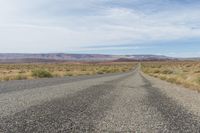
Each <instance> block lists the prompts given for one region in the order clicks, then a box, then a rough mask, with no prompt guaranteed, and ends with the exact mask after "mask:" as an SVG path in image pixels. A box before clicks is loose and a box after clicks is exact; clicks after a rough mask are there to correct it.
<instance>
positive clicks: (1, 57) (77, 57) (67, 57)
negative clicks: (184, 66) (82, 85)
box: [0, 53, 174, 62]
mask: <svg viewBox="0 0 200 133" xmlns="http://www.w3.org/2000/svg"><path fill="white" fill-rule="evenodd" d="M172 59H174V58H171V57H167V56H162V55H103V54H64V53H49V54H15V53H9V54H4V53H2V54H0V62H5V61H8V62H9V61H18V60H19V61H22V62H23V60H24V61H28V60H29V62H30V61H31V60H32V61H40V62H42V61H48V60H51V61H140V60H141V61H142V60H172Z"/></svg>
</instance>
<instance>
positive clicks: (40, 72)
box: [32, 69, 53, 78]
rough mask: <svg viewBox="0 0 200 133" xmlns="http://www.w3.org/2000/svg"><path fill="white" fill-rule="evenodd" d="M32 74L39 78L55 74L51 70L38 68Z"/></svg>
mask: <svg viewBox="0 0 200 133" xmlns="http://www.w3.org/2000/svg"><path fill="white" fill-rule="evenodd" d="M32 76H33V77H38V78H50V77H52V76H53V75H52V74H51V73H50V72H49V71H47V70H44V69H36V70H33V71H32Z"/></svg>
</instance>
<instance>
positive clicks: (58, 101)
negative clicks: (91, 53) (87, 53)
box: [0, 68, 200, 133]
mask: <svg viewBox="0 0 200 133" xmlns="http://www.w3.org/2000/svg"><path fill="white" fill-rule="evenodd" d="M0 132H2V133H32V132H34V133H37V132H40V133H57V132H59V133H62V132H146V133H151V132H153V133H155V132H166V133H168V132H176V133H178V132H180V133H184V132H188V133H199V132H200V94H198V93H197V92H195V91H191V90H189V89H185V88H183V87H180V86H176V85H172V84H170V83H167V82H165V81H161V80H159V79H155V78H152V77H149V76H147V75H145V74H143V73H142V72H141V71H140V69H139V68H136V69H135V70H134V71H131V72H127V73H118V74H105V75H96V76H80V77H69V78H52V79H37V80H27V81H9V82H2V83H0Z"/></svg>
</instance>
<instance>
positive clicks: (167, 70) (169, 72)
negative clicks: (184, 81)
mask: <svg viewBox="0 0 200 133" xmlns="http://www.w3.org/2000/svg"><path fill="white" fill-rule="evenodd" d="M172 73H173V71H172V70H169V69H165V70H163V71H162V74H172Z"/></svg>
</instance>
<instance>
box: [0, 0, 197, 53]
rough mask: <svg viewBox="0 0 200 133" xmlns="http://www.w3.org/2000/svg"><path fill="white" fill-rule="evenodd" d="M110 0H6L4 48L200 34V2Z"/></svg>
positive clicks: (0, 6)
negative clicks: (163, 5)
mask: <svg viewBox="0 0 200 133" xmlns="http://www.w3.org/2000/svg"><path fill="white" fill-rule="evenodd" d="M136 1H137V0H136ZM136 1H135V2H136ZM110 2H112V0H111V1H110ZM137 2H138V1H137ZM106 3H107V2H106V1H105V0H83V1H78V0H74V1H71V0H57V1H56V2H55V1H53V0H43V1H41V0H35V1H27V0H19V1H16V0H2V1H0V20H1V21H0V36H1V39H0V46H1V48H2V49H1V50H0V52H67V51H68V50H76V49H78V48H79V49H80V48H81V47H87V46H95V45H101V44H102V45H105V44H108V45H110V44H119V45H121V44H123V43H132V44H133V45H134V44H138V43H142V42H144V43H146V42H150V41H159V40H162V41H163V40H173V39H181V38H186V37H187V38H190V37H199V36H200V29H198V28H196V27H198V26H199V22H200V18H199V15H200V10H199V9H198V8H181V9H180V10H179V9H177V10H176V9H173V10H171V11H170V10H164V11H160V12H158V13H152V12H151V13H147V12H142V11H141V10H137V8H134V7H133V8H130V7H129V8H127V7H125V6H123V5H120V4H119V6H117V7H112V6H109V5H107V4H106ZM194 27H195V28H196V29H194ZM13 47H14V48H13Z"/></svg>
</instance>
